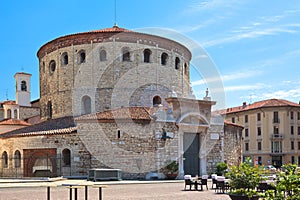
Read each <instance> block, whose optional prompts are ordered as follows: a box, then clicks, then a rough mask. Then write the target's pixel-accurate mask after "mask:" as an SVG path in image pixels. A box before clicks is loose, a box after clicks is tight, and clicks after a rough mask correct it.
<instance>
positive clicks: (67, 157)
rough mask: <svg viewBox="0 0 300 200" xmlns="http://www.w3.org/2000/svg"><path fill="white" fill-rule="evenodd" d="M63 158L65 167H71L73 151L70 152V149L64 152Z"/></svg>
mask: <svg viewBox="0 0 300 200" xmlns="http://www.w3.org/2000/svg"><path fill="white" fill-rule="evenodd" d="M62 156H63V163H64V166H70V165H71V151H70V149H64V150H63V151H62Z"/></svg>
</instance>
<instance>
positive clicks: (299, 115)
mask: <svg viewBox="0 0 300 200" xmlns="http://www.w3.org/2000/svg"><path fill="white" fill-rule="evenodd" d="M297 120H300V112H297Z"/></svg>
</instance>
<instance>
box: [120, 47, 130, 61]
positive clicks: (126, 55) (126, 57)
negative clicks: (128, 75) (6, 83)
mask: <svg viewBox="0 0 300 200" xmlns="http://www.w3.org/2000/svg"><path fill="white" fill-rule="evenodd" d="M122 60H123V61H130V51H129V49H128V48H123V51H122Z"/></svg>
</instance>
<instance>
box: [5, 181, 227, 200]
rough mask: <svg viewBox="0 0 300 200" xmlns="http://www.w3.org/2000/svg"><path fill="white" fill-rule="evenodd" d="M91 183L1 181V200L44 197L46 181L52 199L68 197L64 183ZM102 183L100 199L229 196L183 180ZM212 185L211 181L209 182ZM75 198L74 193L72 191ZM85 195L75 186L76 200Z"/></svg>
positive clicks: (93, 199) (93, 192)
mask: <svg viewBox="0 0 300 200" xmlns="http://www.w3.org/2000/svg"><path fill="white" fill-rule="evenodd" d="M90 183H91V184H94V183H95V182H87V181H85V180H56V181H50V182H45V181H39V182H36V181H32V182H30V181H28V182H21V181H19V182H15V181H11V182H9V181H2V182H1V181H0V200H46V199H47V187H46V186H47V185H48V184H50V185H51V186H52V187H51V192H50V194H51V200H68V199H70V198H69V188H67V187H65V186H62V185H65V184H75V185H76V184H79V185H80V184H90ZM96 184H105V185H106V186H107V188H103V189H102V191H103V196H102V199H103V200H123V199H124V200H125V199H126V200H130V199H140V200H142V199H143V200H145V199H146V200H147V199H149V200H150V199H151V200H153V199H158V200H163V199H172V200H177V199H178V200H183V199H201V200H202V199H203V200H205V199H207V200H226V199H230V198H229V197H228V195H226V194H216V193H215V192H214V190H211V189H210V190H206V189H204V191H184V181H119V182H96ZM209 187H211V183H209ZM73 199H74V193H73ZM81 199H82V200H84V199H85V189H84V188H79V189H78V200H81ZM88 199H89V200H97V199H98V188H94V187H92V186H89V187H88Z"/></svg>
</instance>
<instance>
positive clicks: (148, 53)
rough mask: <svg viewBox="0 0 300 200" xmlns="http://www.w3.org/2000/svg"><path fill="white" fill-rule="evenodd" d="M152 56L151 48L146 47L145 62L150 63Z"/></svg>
mask: <svg viewBox="0 0 300 200" xmlns="http://www.w3.org/2000/svg"><path fill="white" fill-rule="evenodd" d="M150 56H151V51H150V49H145V50H144V62H145V63H149V62H150Z"/></svg>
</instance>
